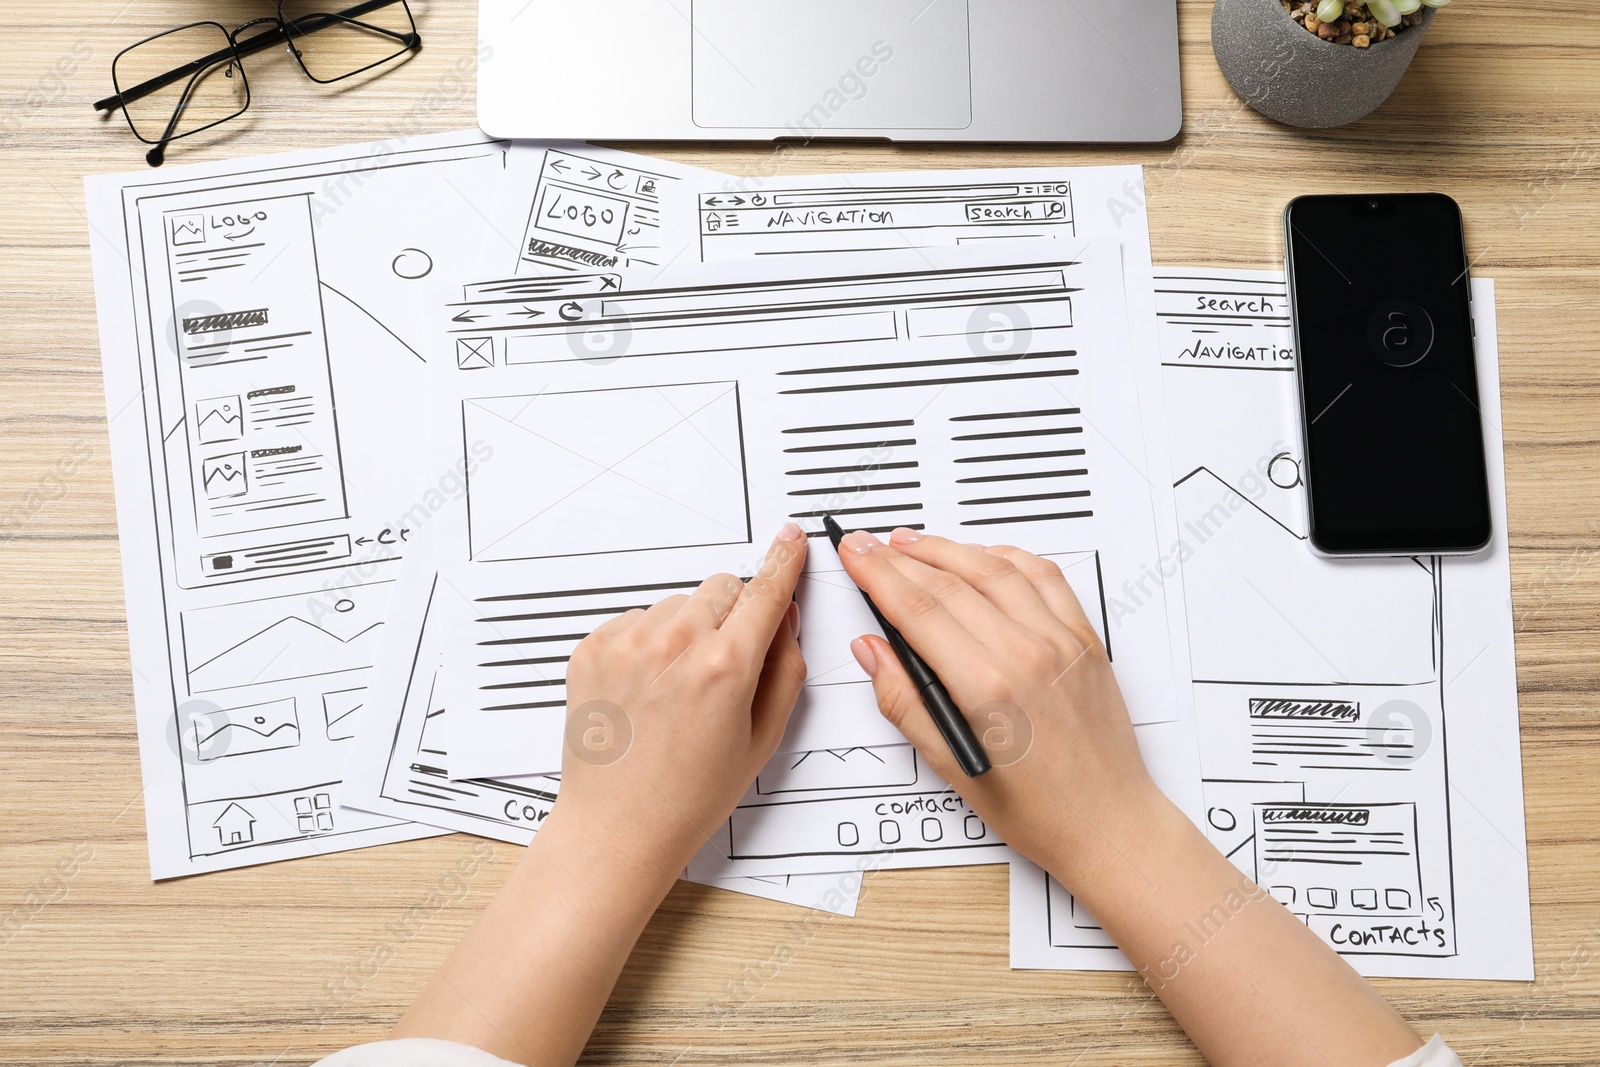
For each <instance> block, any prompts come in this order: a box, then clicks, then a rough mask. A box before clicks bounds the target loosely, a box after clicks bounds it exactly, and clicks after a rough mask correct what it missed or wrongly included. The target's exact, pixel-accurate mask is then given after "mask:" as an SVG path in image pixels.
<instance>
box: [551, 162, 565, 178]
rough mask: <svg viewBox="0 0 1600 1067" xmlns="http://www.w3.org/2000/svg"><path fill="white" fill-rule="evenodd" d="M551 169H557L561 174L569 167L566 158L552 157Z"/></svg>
mask: <svg viewBox="0 0 1600 1067" xmlns="http://www.w3.org/2000/svg"><path fill="white" fill-rule="evenodd" d="M550 169H551V170H553V171H555V172H556V173H557V174H560V173H561V172H562V171H564V170H566V169H567V164H566V162H565V161H564V160H561V159H552V160H551V161H550Z"/></svg>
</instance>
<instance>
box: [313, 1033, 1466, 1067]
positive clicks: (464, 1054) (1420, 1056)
mask: <svg viewBox="0 0 1600 1067" xmlns="http://www.w3.org/2000/svg"><path fill="white" fill-rule="evenodd" d="M312 1067H518V1065H517V1064H514V1063H511V1062H510V1061H508V1060H503V1059H501V1058H500V1057H499V1056H494V1055H490V1054H489V1053H487V1052H485V1051H483V1050H482V1049H480V1048H473V1047H472V1046H471V1045H458V1044H456V1043H455V1042H454V1041H438V1040H435V1039H434V1038H431V1037H408V1038H405V1039H403V1040H400V1041H374V1042H372V1043H371V1044H368V1045H357V1046H355V1047H354V1048H347V1049H345V1050H344V1051H343V1052H335V1053H334V1054H333V1055H332V1056H329V1057H328V1058H327V1059H324V1060H318V1061H317V1062H316V1063H314V1064H312ZM1389 1067H1462V1064H1461V1057H1459V1056H1457V1055H1456V1054H1455V1053H1454V1052H1452V1051H1450V1046H1449V1045H1446V1044H1445V1043H1444V1038H1442V1037H1440V1036H1439V1035H1438V1034H1434V1035H1433V1040H1431V1041H1429V1042H1428V1043H1427V1044H1426V1045H1423V1046H1422V1047H1421V1048H1419V1049H1417V1051H1415V1052H1413V1053H1412V1054H1411V1055H1409V1056H1407V1057H1406V1058H1405V1059H1403V1060H1395V1061H1394V1062H1393V1063H1391V1064H1390V1065H1389Z"/></svg>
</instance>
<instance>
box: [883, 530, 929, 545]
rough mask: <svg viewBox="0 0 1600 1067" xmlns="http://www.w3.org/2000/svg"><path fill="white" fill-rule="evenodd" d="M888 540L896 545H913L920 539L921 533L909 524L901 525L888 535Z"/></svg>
mask: <svg viewBox="0 0 1600 1067" xmlns="http://www.w3.org/2000/svg"><path fill="white" fill-rule="evenodd" d="M889 540H890V541H891V542H893V543H894V544H897V545H914V544H916V543H917V542H918V541H920V540H922V535H921V534H919V533H918V532H917V531H915V530H913V529H911V528H910V527H909V526H901V527H898V528H897V529H896V530H895V531H894V532H893V533H891V534H890V535H889Z"/></svg>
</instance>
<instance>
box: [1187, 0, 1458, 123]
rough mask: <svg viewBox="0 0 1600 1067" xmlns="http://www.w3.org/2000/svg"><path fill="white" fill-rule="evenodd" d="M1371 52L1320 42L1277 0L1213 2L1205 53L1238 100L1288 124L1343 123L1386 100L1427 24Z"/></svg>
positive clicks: (1428, 12) (1428, 13)
mask: <svg viewBox="0 0 1600 1067" xmlns="http://www.w3.org/2000/svg"><path fill="white" fill-rule="evenodd" d="M1422 11H1423V16H1422V22H1421V23H1419V24H1418V25H1416V26H1412V27H1411V28H1409V29H1406V30H1402V31H1401V32H1400V33H1398V34H1396V35H1395V36H1393V37H1391V38H1389V39H1388V40H1387V41H1381V42H1379V43H1378V44H1375V45H1373V46H1372V47H1371V48H1352V47H1351V46H1349V45H1343V44H1333V43H1331V42H1329V41H1324V40H1322V39H1321V38H1320V37H1318V36H1317V35H1316V34H1312V33H1307V32H1306V31H1305V29H1304V28H1303V27H1301V26H1300V25H1299V24H1298V23H1296V22H1295V21H1294V19H1292V18H1290V17H1289V16H1288V14H1287V13H1285V12H1284V10H1283V5H1282V4H1281V3H1280V2H1279V0H1216V6H1215V7H1214V8H1213V9H1212V11H1211V50H1212V51H1213V52H1215V53H1216V55H1217V65H1218V66H1220V67H1221V68H1222V73H1223V75H1224V76H1225V77H1226V78H1227V79H1228V83H1229V84H1230V85H1232V86H1233V91H1234V92H1236V93H1238V94H1239V97H1240V99H1242V100H1243V101H1244V102H1245V103H1247V104H1249V105H1250V106H1251V107H1253V108H1255V109H1256V110H1257V111H1259V112H1261V113H1262V114H1263V115H1265V116H1267V117H1268V118H1271V119H1277V120H1278V121H1279V122H1286V123H1288V124H1289V125H1291V126H1308V127H1314V128H1323V127H1328V126H1343V125H1344V124H1345V123H1347V122H1354V121H1356V119H1359V118H1362V117H1364V116H1366V115H1367V114H1369V113H1371V112H1372V111H1373V110H1375V109H1376V108H1377V106H1378V105H1379V104H1381V103H1383V102H1384V101H1385V100H1387V99H1388V98H1389V94H1390V93H1392V92H1394V87H1395V86H1396V85H1398V84H1400V78H1401V76H1402V75H1403V74H1405V72H1406V67H1408V66H1409V65H1410V64H1411V57H1412V56H1414V55H1416V54H1417V47H1418V46H1419V45H1421V44H1422V37H1423V34H1425V33H1426V32H1427V30H1428V26H1429V25H1430V24H1431V23H1432V22H1433V8H1431V7H1425V8H1423V9H1422Z"/></svg>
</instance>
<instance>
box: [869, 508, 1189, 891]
mask: <svg viewBox="0 0 1600 1067" xmlns="http://www.w3.org/2000/svg"><path fill="white" fill-rule="evenodd" d="M839 558H840V560H841V561H842V562H843V563H844V567H845V570H846V571H848V572H849V574H850V577H851V578H853V579H854V580H855V582H856V584H857V585H859V586H860V587H861V588H862V589H863V590H864V591H865V592H866V593H867V594H868V595H869V596H871V597H872V600H873V603H875V604H877V605H878V608H879V610H881V611H882V612H883V614H884V616H885V617H886V618H887V619H888V620H889V622H891V623H892V624H893V625H894V626H895V627H896V628H897V629H898V630H899V631H900V632H901V633H902V634H903V635H904V636H905V638H906V640H907V641H908V642H910V644H911V647H912V648H914V649H916V650H917V652H918V653H919V654H920V655H921V656H922V658H923V659H925V660H926V661H927V662H928V665H929V666H931V667H932V668H933V669H934V671H935V673H937V674H938V675H939V678H940V680H941V681H943V682H944V684H945V687H946V688H947V689H948V690H949V691H950V695H951V696H952V697H953V698H954V699H955V702H956V704H957V706H958V707H960V708H961V710H962V712H963V713H964V714H965V715H966V717H967V720H968V722H970V723H971V725H972V728H973V731H974V732H975V733H976V734H977V735H978V739H979V740H980V741H981V742H982V743H983V746H984V749H985V751H987V752H988V753H989V759H990V762H991V763H993V764H994V768H993V769H992V770H991V771H989V772H988V773H987V774H983V775H981V776H979V777H977V778H968V777H966V776H965V775H964V774H962V773H961V770H960V769H959V768H958V767H957V766H956V763H955V760H954V758H952V756H951V755H950V750H949V748H948V747H947V746H946V744H945V742H944V739H943V738H942V737H941V736H940V735H939V732H938V729H937V728H936V727H935V726H934V724H933V721H932V719H931V718H929V716H928V712H927V709H926V708H925V707H924V706H923V704H922V700H921V698H920V697H919V696H918V694H917V690H916V688H915V687H914V686H913V685H912V684H911V680H910V679H909V678H908V677H907V676H906V672H905V670H904V669H903V668H902V667H901V666H900V662H899V660H897V659H896V658H895V655H894V652H893V650H891V649H890V647H889V644H888V642H886V641H885V640H884V639H883V638H882V637H880V636H878V635H876V634H871V635H867V636H864V637H859V638H857V639H856V640H855V641H854V642H853V643H852V644H851V651H853V652H854V653H855V655H856V659H857V661H858V662H860V664H861V667H862V669H863V670H865V671H866V672H867V674H869V675H871V676H872V684H873V688H874V690H875V691H876V693H877V697H878V706H879V708H880V709H881V710H882V712H883V714H884V715H885V716H886V717H888V719H889V721H890V722H892V723H894V725H895V726H896V727H898V728H899V729H900V732H901V733H903V734H905V735H906V738H907V739H908V740H910V741H911V743H912V744H914V745H915V746H916V747H917V750H918V751H919V752H921V753H922V755H923V756H924V757H925V758H926V759H927V761H928V763H929V764H930V765H931V766H932V767H933V769H934V770H935V771H937V772H938V773H939V774H940V775H941V776H942V777H943V778H944V779H945V780H946V781H947V782H949V783H950V784H951V785H952V786H954V787H955V789H956V791H957V792H959V793H960V794H961V795H962V797H964V798H965V799H966V801H967V803H969V804H971V805H972V807H973V809H974V810H975V811H977V812H978V814H979V815H981V816H982V817H983V819H984V820H985V821H986V822H987V823H988V824H989V825H990V826H991V827H993V828H994V829H995V830H996V831H997V832H998V833H999V834H1000V836H1001V837H1003V838H1004V839H1005V840H1006V842H1007V843H1009V844H1010V845H1011V846H1012V847H1014V848H1016V849H1017V850H1019V851H1020V852H1022V853H1023V854H1024V855H1026V856H1028V857H1029V858H1031V859H1033V860H1035V861H1036V862H1038V863H1039V864H1040V865H1042V866H1044V867H1047V868H1049V869H1050V870H1052V871H1053V872H1054V873H1056V874H1057V877H1061V878H1063V880H1064V881H1066V882H1068V883H1069V887H1070V882H1071V881H1072V880H1073V879H1072V873H1073V869H1074V866H1075V865H1076V864H1078V863H1079V862H1080V861H1081V859H1082V858H1083V857H1085V856H1087V855H1092V854H1094V853H1096V852H1099V851H1102V850H1103V848H1104V845H1105V844H1106V843H1108V842H1109V843H1111V844H1113V845H1115V843H1116V839H1117V836H1118V834H1119V833H1121V832H1122V831H1123V830H1124V829H1126V828H1130V827H1133V826H1135V825H1137V821H1136V820H1138V819H1139V818H1140V817H1141V815H1148V814H1150V813H1151V812H1153V811H1158V810H1162V809H1163V808H1164V807H1165V806H1167V805H1166V801H1165V799H1164V798H1163V797H1162V796H1161V793H1160V791H1159V790H1157V789H1156V787H1155V785H1154V784H1153V783H1152V781H1151V780H1150V776H1149V773H1148V772H1147V771H1146V770H1145V766H1144V761H1143V759H1142V758H1141V757H1140V755H1139V747H1138V745H1137V743H1136V742H1135V741H1134V736H1133V727H1132V725H1131V724H1130V722H1129V720H1128V712H1127V708H1126V707H1125V706H1124V704H1123V702H1122V694H1121V692H1120V691H1119V690H1118V688H1117V682H1116V679H1115V678H1114V677H1113V676H1112V673H1111V663H1110V661H1109V660H1108V659H1107V658H1106V651H1105V646H1104V645H1103V644H1102V643H1101V642H1100V639H1099V637H1098V636H1096V634H1095V632H1094V629H1093V628H1092V627H1091V626H1090V625H1089V620H1088V618H1087V617H1086V616H1085V615H1084V613H1083V608H1082V607H1081V606H1080V605H1079V604H1078V598H1077V597H1076V596H1075V595H1074V594H1073V592H1072V587H1071V586H1069V585H1068V584H1067V580H1066V578H1065V577H1063V576H1062V573H1061V568H1059V567H1057V566H1056V565H1055V564H1054V563H1051V562H1049V561H1047V560H1043V559H1040V558H1039V557H1038V556H1035V555H1032V554H1031V553H1028V552H1024V551H1022V550H1021V549H1019V548H1007V547H1001V548H987V549H983V548H978V547H975V546H972V545H963V544H958V543H957V542H954V541H949V540H946V539H945V538H942V537H932V536H927V535H924V534H920V533H916V532H914V531H912V530H906V529H900V530H896V531H894V533H893V534H891V535H890V538H889V543H888V544H883V543H882V542H880V541H878V539H877V538H875V537H873V536H872V535H871V534H868V533H865V532H862V531H857V532H855V533H852V534H849V535H847V536H846V537H845V539H844V542H843V544H841V545H840V549H839Z"/></svg>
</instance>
